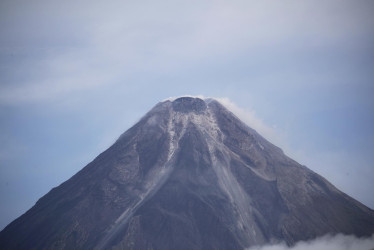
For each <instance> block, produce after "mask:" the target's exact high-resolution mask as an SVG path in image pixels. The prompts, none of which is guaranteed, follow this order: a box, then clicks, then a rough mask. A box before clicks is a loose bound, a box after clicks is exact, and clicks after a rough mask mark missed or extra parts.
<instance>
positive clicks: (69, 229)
mask: <svg viewBox="0 0 374 250" xmlns="http://www.w3.org/2000/svg"><path fill="white" fill-rule="evenodd" d="M373 232H374V212H373V210H371V209H369V208H367V207H366V206H364V205H362V204H361V203H359V202H357V201H355V200H354V199H352V198H350V197H349V196H347V195H346V194H344V193H342V192H340V191H339V190H337V189H336V188H335V187H334V186H333V185H331V184H330V183H329V182H328V181H326V180H325V179H324V178H323V177H321V176H319V175H318V174H316V173H314V172H312V171H311V170H309V169H307V168H306V167H304V166H301V165H300V164H298V163H297V162H295V161H293V160H292V159H290V158H288V157H287V156H285V155H284V154H283V152H282V150H281V149H279V148H277V147H276V146H274V145H272V144H271V143H269V142H268V141H266V140H265V139H264V138H262V137H261V136H260V135H259V134H258V133H256V131H254V130H253V129H251V128H249V127H248V126H246V125H245V124H243V123H242V122H241V121H240V120H239V119H238V118H237V117H235V116H234V115H233V114H232V113H231V112H229V111H228V110H227V109H225V108H224V107H223V106H222V105H221V104H220V103H218V102H217V101H215V100H212V99H206V100H202V99H199V98H190V97H183V98H179V99H176V100H174V101H165V102H161V103H159V104H158V105H156V106H155V107H154V108H153V109H152V110H151V111H150V112H149V113H148V114H146V115H145V117H143V118H142V119H141V120H140V121H139V122H138V123H137V124H135V125H134V126H133V127H132V128H130V129H129V130H128V131H127V132H125V133H124V134H123V135H122V136H121V137H120V138H119V139H118V140H117V142H116V143H114V145H113V146H111V147H110V148H109V149H107V150H106V151H105V152H103V153H102V154H100V155H99V156H98V157H97V158H96V159H95V160H94V161H92V162H91V163H90V164H88V165H87V166H86V167H85V168H83V169H82V170H81V171H80V172H78V173H77V174H76V175H74V176H73V177H72V178H70V179H69V180H68V181H66V182H65V183H63V184H61V185H60V186H59V187H57V188H54V189H52V190H51V191H50V192H49V193H48V194H46V195H45V196H44V197H42V198H41V199H40V200H39V201H38V202H37V203H36V204H35V206H34V207H32V208H31V209H30V210H29V211H27V212H26V213H25V214H24V215H22V216H21V217H19V218H18V219H16V220H15V221H13V222H12V223H11V224H9V225H8V226H7V227H6V228H5V229H4V230H3V231H2V232H0V249H155V250H156V249H160V250H165V249H204V250H206V249H243V248H245V247H249V246H252V245H257V244H264V243H269V242H276V241H280V240H284V241H286V242H287V243H288V244H291V245H292V244H293V243H295V242H296V241H299V240H307V239H312V238H315V237H317V236H320V235H324V234H326V233H344V234H355V235H357V236H364V235H371V234H372V233H373Z"/></svg>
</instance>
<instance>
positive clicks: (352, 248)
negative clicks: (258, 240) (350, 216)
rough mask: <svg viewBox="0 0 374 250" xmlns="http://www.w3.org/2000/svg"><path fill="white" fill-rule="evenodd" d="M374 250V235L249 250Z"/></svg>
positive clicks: (318, 240) (327, 238) (268, 246)
mask: <svg viewBox="0 0 374 250" xmlns="http://www.w3.org/2000/svg"><path fill="white" fill-rule="evenodd" d="M315 249H318V250H374V234H373V235H372V236H371V237H369V238H357V237H355V236H352V235H342V234H338V235H335V236H330V235H327V236H323V237H320V238H317V239H315V240H311V241H300V242H298V243H297V244H296V245H295V246H293V247H288V246H287V245H286V244H285V243H281V244H277V245H266V246H261V247H251V248H248V249H247V250H315Z"/></svg>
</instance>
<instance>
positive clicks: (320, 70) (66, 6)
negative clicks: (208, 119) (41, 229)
mask: <svg viewBox="0 0 374 250" xmlns="http://www.w3.org/2000/svg"><path fill="white" fill-rule="evenodd" d="M373 13H374V2H373V1H370V0H367V1H362V0H351V1H347V0H327V1H305V0H304V1H299V0H294V1H287V0H284V1H279V0H278V1H267V0H261V1H260V0H259V1H249V0H245V1H244V0H243V1H240V0H231V1H209V0H199V1H193V0H192V1H179V0H174V1H166V0H159V1H142V0H138V1H92V0H90V1H70V0H67V1H55V0H1V1H0V142H1V144H0V228H3V227H4V226H5V225H6V224H8V223H9V222H11V221H12V220H14V219H15V218H16V217H18V216H19V215H21V214H22V213H24V212H25V211H26V210H27V209H29V208H30V207H31V206H32V205H33V204H34V203H35V202H36V201H37V199H38V198H40V197H41V196H42V195H44V194H46V193H47V192H48V191H49V190H50V189H51V188H52V187H55V186H57V185H59V184H61V183H62V182H63V181H65V180H67V179H68V178H69V177H71V176H72V175H73V174H75V173H76V172H77V171H78V170H80V169H81V168H82V167H84V166H85V165H86V164H87V163H89V162H90V161H91V160H93V159H94V157H95V156H97V155H98V154H99V153H100V152H102V151H103V150H105V149H106V148H108V147H109V146H110V145H111V144H112V143H113V142H114V141H115V140H116V139H117V137H118V136H119V135H120V134H121V133H122V132H124V131H125V130H127V129H128V128H129V127H130V126H132V125H133V124H134V123H135V122H136V121H137V120H138V119H139V118H140V117H141V116H142V115H144V114H145V113H146V112H147V111H148V110H149V109H151V108H152V107H153V106H154V105H155V104H156V103H157V102H159V101H161V100H163V99H165V98H167V97H169V96H179V95H185V94H189V95H204V96H212V97H221V98H228V99H225V102H226V103H230V102H233V103H235V104H236V105H237V106H238V107H240V108H238V107H234V106H233V104H230V106H231V107H232V108H233V109H236V111H237V112H238V113H240V116H241V117H243V118H244V120H246V121H247V122H248V123H250V124H249V125H250V126H253V127H255V129H257V130H258V131H259V132H260V133H263V134H264V135H265V137H266V138H267V139H269V140H270V141H272V142H273V143H275V144H276V145H277V146H280V147H282V148H283V149H284V151H285V152H286V154H287V155H289V156H291V157H292V158H294V159H295V160H297V161H298V162H299V163H301V164H304V165H306V166H308V167H309V168H311V169H312V170H314V171H316V172H318V173H320V174H322V175H323V176H324V177H326V178H327V179H328V180H330V181H331V182H332V183H333V184H334V185H335V186H337V187H338V188H340V189H341V190H343V191H344V192H346V193H348V194H349V195H351V196H353V197H354V198H356V199H358V200H359V201H361V202H363V203H365V204H366V205H368V206H370V207H371V208H374V196H373V190H374V184H373V179H374V133H373V128H374V98H373V94H374V15H373ZM229 100H230V101H229Z"/></svg>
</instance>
